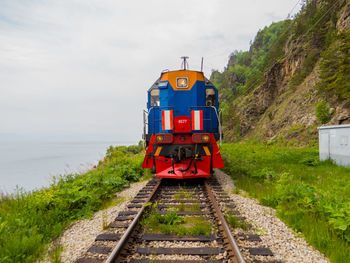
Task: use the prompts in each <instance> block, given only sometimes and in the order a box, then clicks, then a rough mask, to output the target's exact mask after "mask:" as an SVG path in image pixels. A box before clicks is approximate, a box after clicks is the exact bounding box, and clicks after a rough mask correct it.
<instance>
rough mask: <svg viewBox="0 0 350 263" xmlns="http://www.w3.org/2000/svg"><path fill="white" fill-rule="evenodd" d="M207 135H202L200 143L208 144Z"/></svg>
mask: <svg viewBox="0 0 350 263" xmlns="http://www.w3.org/2000/svg"><path fill="white" fill-rule="evenodd" d="M209 139H210V138H209V135H208V134H202V142H209Z"/></svg>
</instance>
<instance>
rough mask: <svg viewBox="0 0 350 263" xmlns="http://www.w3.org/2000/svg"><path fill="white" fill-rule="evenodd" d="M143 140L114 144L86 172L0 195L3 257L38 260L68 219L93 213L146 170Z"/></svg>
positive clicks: (0, 255)
mask: <svg viewBox="0 0 350 263" xmlns="http://www.w3.org/2000/svg"><path fill="white" fill-rule="evenodd" d="M141 149H142V147H140V146H129V147H126V146H119V147H112V146H111V147H110V148H109V149H108V150H107V154H106V157H105V158H104V160H103V161H100V163H99V164H98V165H97V167H96V169H93V170H91V171H89V172H87V173H85V174H75V175H72V174H71V175H65V176H61V177H59V178H58V180H57V182H55V183H53V184H52V185H51V186H50V187H49V188H44V189H42V190H40V191H35V192H31V193H26V192H18V193H17V194H16V195H13V196H3V197H1V199H0V262H16V263H17V262H34V261H35V260H36V259H37V258H39V257H40V256H41V255H42V253H43V251H44V250H45V248H46V247H47V244H48V243H49V242H50V241H52V240H53V239H54V238H57V237H58V236H59V235H60V234H61V233H62V232H63V230H64V229H65V227H67V226H68V224H69V223H71V222H73V221H75V220H78V219H82V218H88V217H90V216H91V215H92V214H93V213H94V212H95V211H97V210H98V209H100V208H101V207H102V206H103V204H105V203H106V201H108V200H110V199H111V198H112V197H113V196H114V194H115V192H117V191H120V190H122V189H123V187H125V186H127V185H128V184H130V183H132V182H136V181H138V180H139V179H140V177H141V176H142V175H143V174H144V173H145V170H144V169H142V168H141V164H142V160H143V154H141V153H140V151H141Z"/></svg>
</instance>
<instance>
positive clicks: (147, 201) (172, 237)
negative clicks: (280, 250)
mask: <svg viewBox="0 0 350 263" xmlns="http://www.w3.org/2000/svg"><path fill="white" fill-rule="evenodd" d="M234 208H235V206H234V204H233V201H232V200H231V199H230V198H229V196H228V195H227V193H225V192H224V191H223V189H222V187H221V185H220V184H219V183H218V182H217V181H216V179H215V178H211V179H203V180H181V181H178V180H176V181H174V180H165V179H159V178H154V179H152V180H151V181H149V182H148V183H147V185H146V186H145V187H144V188H143V189H141V190H140V191H139V192H138V194H137V195H136V196H135V198H134V199H133V200H132V201H131V202H130V204H129V205H128V210H127V211H122V212H119V214H118V216H117V217H116V218H115V220H114V222H112V223H111V224H110V225H109V227H108V229H107V230H106V231H105V232H104V233H102V234H100V235H98V236H97V237H96V239H95V242H94V244H93V245H92V246H91V247H90V248H89V249H88V250H87V252H86V253H85V255H84V257H82V258H79V259H78V260H77V261H76V263H100V262H101V263H102V262H106V263H112V262H132V263H146V262H158V263H163V262H185V263H195V262H211V263H219V262H235V263H237V262H238V263H243V262H277V261H275V260H274V258H273V254H272V252H271V251H270V250H269V249H268V248H265V247H261V246H259V243H260V242H261V239H260V237H259V236H258V235H256V234H254V233H252V232H251V230H250V229H249V223H247V222H245V219H244V218H240V217H239V214H238V213H237V212H235V210H234ZM225 217H226V219H227V220H226V219H225ZM227 221H228V222H229V223H227ZM233 233H234V234H233Z"/></svg>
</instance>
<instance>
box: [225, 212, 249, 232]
mask: <svg viewBox="0 0 350 263" xmlns="http://www.w3.org/2000/svg"><path fill="white" fill-rule="evenodd" d="M225 219H226V221H227V223H229V224H230V225H231V226H232V227H233V228H242V229H243V230H247V229H248V226H247V224H246V222H244V221H242V220H240V219H239V218H238V217H237V216H235V215H233V214H231V213H228V214H226V215H225Z"/></svg>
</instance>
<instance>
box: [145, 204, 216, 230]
mask: <svg viewBox="0 0 350 263" xmlns="http://www.w3.org/2000/svg"><path fill="white" fill-rule="evenodd" d="M141 224H142V225H143V227H144V229H145V232H146V233H164V234H175V235H178V236H183V235H206V236H209V235H210V234H211V233H212V226H211V224H210V223H208V220H206V219H205V218H203V217H202V216H192V217H182V216H179V215H178V214H177V212H176V211H168V212H167V213H166V214H165V215H160V214H159V212H158V209H157V205H153V207H152V209H151V210H150V211H149V212H148V214H147V215H146V216H145V217H144V218H143V220H142V221H141Z"/></svg>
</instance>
